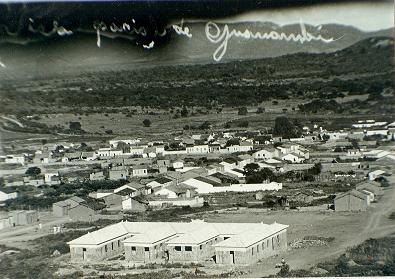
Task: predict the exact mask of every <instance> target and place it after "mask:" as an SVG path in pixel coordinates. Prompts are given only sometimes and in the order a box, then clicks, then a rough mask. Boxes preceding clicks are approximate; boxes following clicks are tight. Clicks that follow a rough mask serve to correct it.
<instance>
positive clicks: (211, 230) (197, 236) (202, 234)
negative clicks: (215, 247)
mask: <svg viewBox="0 0 395 279" xmlns="http://www.w3.org/2000/svg"><path fill="white" fill-rule="evenodd" d="M219 234H220V233H219V232H218V230H216V228H215V227H214V226H204V227H203V228H201V229H199V230H196V231H192V232H189V233H186V234H183V235H181V236H179V237H176V238H174V239H171V240H170V241H168V242H167V243H168V244H170V245H175V244H182V245H184V244H192V245H193V244H195V245H197V244H200V243H203V242H205V241H208V240H210V239H212V238H214V237H216V236H218V235H219Z"/></svg>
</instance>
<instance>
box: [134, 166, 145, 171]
mask: <svg viewBox="0 0 395 279" xmlns="http://www.w3.org/2000/svg"><path fill="white" fill-rule="evenodd" d="M144 169H148V167H147V166H146V165H138V166H133V170H144Z"/></svg>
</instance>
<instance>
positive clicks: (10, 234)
mask: <svg viewBox="0 0 395 279" xmlns="http://www.w3.org/2000/svg"><path fill="white" fill-rule="evenodd" d="M40 219H41V224H42V228H41V229H38V224H39V223H38V222H36V223H34V224H31V225H26V226H18V227H10V228H6V229H3V230H0V243H1V244H5V245H7V246H12V247H19V246H22V247H23V248H26V241H29V240H32V239H35V238H38V237H41V236H44V235H48V234H50V233H52V228H53V227H54V226H58V225H60V224H64V223H66V222H68V221H69V218H65V217H63V218H53V217H51V216H50V215H47V214H45V215H44V216H40Z"/></svg>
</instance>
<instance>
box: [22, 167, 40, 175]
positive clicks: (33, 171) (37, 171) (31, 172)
mask: <svg viewBox="0 0 395 279" xmlns="http://www.w3.org/2000/svg"><path fill="white" fill-rule="evenodd" d="M40 173H41V169H40V168H39V167H30V168H28V169H27V170H26V172H25V174H27V175H29V176H37V175H39V174H40Z"/></svg>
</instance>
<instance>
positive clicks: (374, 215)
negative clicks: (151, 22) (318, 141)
mask: <svg viewBox="0 0 395 279" xmlns="http://www.w3.org/2000/svg"><path fill="white" fill-rule="evenodd" d="M390 181H391V187H388V188H386V189H385V190H384V194H383V196H382V197H380V198H379V200H378V202H377V203H373V204H372V205H371V207H369V209H368V211H366V212H355V213H351V212H343V213H341V212H334V211H315V212H306V211H305V212H297V211H267V212H265V211H263V210H257V209H241V210H238V211H233V212H227V213H219V214H212V213H211V214H207V215H205V216H204V219H205V220H206V221H208V222H260V221H262V222H264V223H272V222H275V221H276V222H278V223H282V224H287V225H289V228H288V242H290V241H292V240H295V239H298V238H303V237H304V236H322V237H334V238H335V240H334V241H333V242H331V243H330V245H329V246H328V247H308V248H300V249H289V250H288V251H286V252H284V253H282V254H280V255H278V256H276V257H272V258H269V259H265V260H262V262H260V263H257V264H254V265H251V266H248V267H241V268H240V269H241V270H243V271H246V272H248V273H247V274H246V275H245V276H246V277H262V276H269V275H272V274H275V273H277V272H278V271H279V270H278V269H276V268H275V265H276V263H279V262H280V260H281V258H282V257H284V258H285V259H286V261H287V262H288V264H289V265H290V268H291V269H307V268H310V267H312V266H314V265H316V264H318V263H320V262H324V261H327V260H331V259H333V258H336V257H338V256H339V255H341V254H342V253H344V252H345V251H346V249H347V248H348V247H353V246H356V245H358V244H360V243H362V242H364V241H365V240H367V239H369V238H380V237H384V236H387V235H390V234H393V233H394V232H395V223H394V222H393V220H390V219H389V218H388V216H389V215H390V214H391V213H392V212H394V211H395V203H394V201H395V178H394V177H390Z"/></svg>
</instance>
